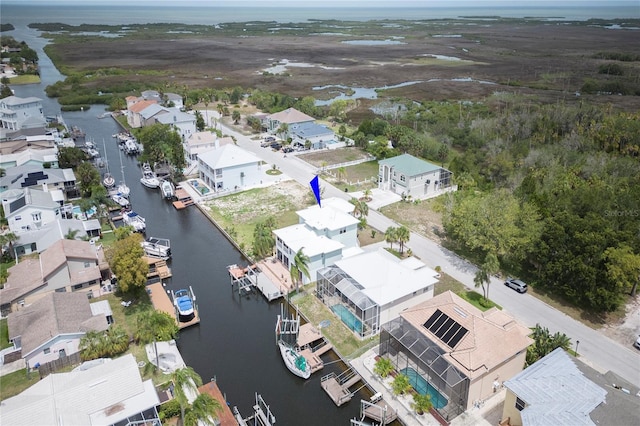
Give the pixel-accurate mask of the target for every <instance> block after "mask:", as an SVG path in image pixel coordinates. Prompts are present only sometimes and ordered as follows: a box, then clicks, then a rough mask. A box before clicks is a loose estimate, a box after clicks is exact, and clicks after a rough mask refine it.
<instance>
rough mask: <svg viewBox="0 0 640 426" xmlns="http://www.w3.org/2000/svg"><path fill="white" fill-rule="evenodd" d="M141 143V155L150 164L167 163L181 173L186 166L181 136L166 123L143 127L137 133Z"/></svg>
mask: <svg viewBox="0 0 640 426" xmlns="http://www.w3.org/2000/svg"><path fill="white" fill-rule="evenodd" d="M138 140H139V141H140V143H142V146H143V152H142V157H143V158H144V159H145V161H148V162H149V163H150V164H153V163H169V164H170V165H171V167H172V168H173V171H174V172H175V173H177V174H179V173H181V172H182V170H183V169H184V168H185V166H186V164H187V163H186V160H185V157H184V148H183V146H182V138H181V137H180V135H179V134H178V133H177V132H176V131H175V129H173V128H172V127H171V126H169V125H168V124H154V125H152V126H145V127H143V128H142V129H141V130H140V132H139V133H138Z"/></svg>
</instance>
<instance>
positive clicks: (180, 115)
mask: <svg viewBox="0 0 640 426" xmlns="http://www.w3.org/2000/svg"><path fill="white" fill-rule="evenodd" d="M155 118H156V122H157V123H161V124H168V125H169V126H171V127H172V128H173V129H175V131H176V132H178V134H179V135H180V137H181V138H182V142H184V141H186V140H187V139H188V138H189V137H190V136H191V135H192V134H194V133H195V132H196V117H195V116H194V115H192V114H187V113H186V112H181V111H178V110H176V109H172V110H171V111H169V113H168V114H160V115H157V116H156V117H155Z"/></svg>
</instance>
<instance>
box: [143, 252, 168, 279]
mask: <svg viewBox="0 0 640 426" xmlns="http://www.w3.org/2000/svg"><path fill="white" fill-rule="evenodd" d="M142 260H144V261H145V262H147V264H148V265H149V272H147V280H149V281H157V280H160V281H162V280H163V279H165V278H169V277H171V275H172V274H171V269H170V268H169V266H167V262H166V261H165V260H164V259H161V258H158V257H151V256H142Z"/></svg>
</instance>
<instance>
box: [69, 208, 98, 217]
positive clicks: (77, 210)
mask: <svg viewBox="0 0 640 426" xmlns="http://www.w3.org/2000/svg"><path fill="white" fill-rule="evenodd" d="M73 214H74V216H75V215H78V216H82V209H81V208H80V206H73ZM95 214H96V207H95V206H91V208H90V209H89V210H87V217H92V216H93V215H95Z"/></svg>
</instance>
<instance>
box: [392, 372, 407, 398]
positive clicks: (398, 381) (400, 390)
mask: <svg viewBox="0 0 640 426" xmlns="http://www.w3.org/2000/svg"><path fill="white" fill-rule="evenodd" d="M391 388H392V389H393V393H394V394H395V395H404V394H405V393H406V392H409V391H410V390H411V382H410V381H409V377H408V376H407V375H406V374H398V375H397V376H396V377H395V379H393V383H392V384H391Z"/></svg>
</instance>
